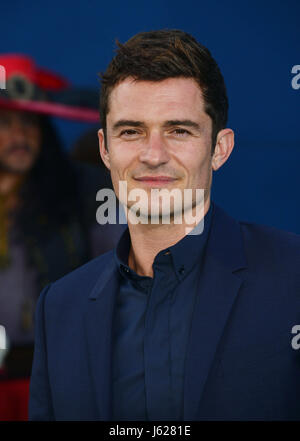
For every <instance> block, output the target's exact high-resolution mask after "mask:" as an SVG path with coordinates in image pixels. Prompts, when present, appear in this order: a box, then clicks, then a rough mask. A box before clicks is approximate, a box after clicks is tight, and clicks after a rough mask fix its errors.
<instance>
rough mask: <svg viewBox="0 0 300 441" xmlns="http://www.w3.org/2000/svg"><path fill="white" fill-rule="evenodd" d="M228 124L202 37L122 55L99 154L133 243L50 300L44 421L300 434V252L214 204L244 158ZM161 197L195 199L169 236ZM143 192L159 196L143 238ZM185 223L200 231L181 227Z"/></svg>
mask: <svg viewBox="0 0 300 441" xmlns="http://www.w3.org/2000/svg"><path fill="white" fill-rule="evenodd" d="M227 108H228V102H227V96H226V90H225V85H224V81H223V77H222V75H221V73H220V71H219V68H218V66H217V64H216V62H215V61H214V60H213V58H212V57H211V54H210V52H209V51H208V50H207V49H206V48H205V47H204V46H202V45H200V44H199V43H197V41H196V40H195V39H194V38H193V37H192V36H190V35H188V34H186V33H185V32H182V31H179V30H162V31H153V32H145V33H141V34H138V35H136V36H134V37H133V38H131V39H130V40H129V41H128V42H127V43H126V44H125V45H121V44H119V50H118V52H117V54H116V56H115V57H114V59H113V60H112V61H111V63H110V65H109V66H108V69H107V71H106V72H105V73H104V74H103V75H102V90H101V100H100V114H101V120H102V127H103V128H102V130H100V131H99V145H100V153H101V157H102V159H103V161H104V163H105V164H106V166H107V167H108V168H109V170H110V172H111V177H112V182H113V185H114V189H115V191H116V194H117V195H118V197H119V199H120V200H121V201H122V203H123V204H124V205H125V209H128V213H129V214H128V229H126V231H125V232H124V234H123V235H122V237H121V239H120V241H119V243H118V245H117V247H116V249H115V250H114V251H113V252H109V253H107V254H105V255H104V256H101V257H99V258H97V259H95V260H93V261H92V262H90V263H89V264H87V265H85V266H83V267H81V268H80V269H78V270H76V271H75V272H72V273H71V274H69V275H67V276H66V277H64V278H63V279H61V280H59V281H58V282H56V283H54V284H52V285H49V286H48V287H46V288H45V290H44V291H43V293H42V294H41V296H40V300H39V304H38V307H37V313H36V314H37V315H36V320H37V333H36V341H35V356H34V364H33V369H32V377H31V398H30V418H31V419H32V420H53V419H56V420H118V421H120V420H169V421H170V420H203V419H212V420H218V419H230V420H245V419H246V420H252V419H264V420H270V419H274V420H277V419H283V420H285V419H299V417H300V403H299V394H300V375H299V372H300V371H299V369H300V358H299V351H297V350H296V349H295V347H296V346H295V344H292V338H293V334H292V329H294V330H295V328H294V326H295V325H298V324H300V273H299V263H300V261H299V256H300V252H299V251H300V239H299V236H297V235H294V234H291V233H286V232H283V231H280V230H277V229H275V228H269V227H264V226H259V225H256V224H250V223H245V222H238V221H236V220H234V219H232V218H231V217H229V216H228V215H227V214H226V213H225V212H224V211H223V210H222V209H221V208H220V207H218V206H217V205H216V204H214V203H213V202H211V201H210V191H211V184H212V173H213V171H216V170H218V169H219V168H220V167H221V166H222V165H223V164H224V163H225V162H226V161H227V159H228V158H229V156H230V154H231V152H232V149H233V146H234V133H233V131H232V130H231V129H229V128H226V123H227ZM120 182H123V183H124V182H125V184H126V188H127V193H126V194H125V197H124V193H123V194H121V190H120V188H121V187H119V183H120ZM161 189H163V190H170V191H173V190H178V191H177V194H178V192H179V194H180V195H181V194H183V193H184V191H185V190H187V189H190V190H191V191H192V194H193V197H192V199H191V200H190V202H189V203H188V204H187V205H186V206H185V207H183V208H182V205H180V203H179V202H180V198H179V197H177V198H176V197H175V198H174V200H173V201H172V203H171V205H170V208H169V215H170V222H169V223H167V222H164V219H165V216H164V208H165V207H164V206H163V205H162V204H161V201H160V200H157V199H155V198H153V199H152V196H151V195H152V191H153V190H161ZM197 189H200V190H201V189H202V190H204V198H201V197H200V198H197ZM142 191H143V192H144V193H142ZM130 192H133V193H134V192H136V193H137V192H140V193H139V194H140V195H142V194H146V195H147V196H148V198H146V199H145V198H144V199H143V200H142V201H141V202H140V204H139V209H138V210H137V211H138V213H139V217H140V219H141V222H139V223H137V222H135V220H136V218H134V217H130V213H131V214H132V211H133V210H132V209H133V208H134V205H135V204H133V203H132V202H134V199H133V198H130V197H127V196H129V194H130ZM198 205H200V206H202V208H203V214H204V230H203V232H202V234H194V232H195V229H197V228H198V227H199V225H200V224H201V223H202V225H203V215H202V218H201V216H200V217H199V216H197V215H196V214H197V207H198ZM153 210H154V211H155V210H156V212H155V213H156V215H155V216H154V221H153V222H151V216H150V214H149V213H152V212H153ZM157 210H158V211H157ZM183 211H187V212H188V214H190V215H191V216H190V218H191V219H194V220H193V221H192V222H187V221H186V217H183V218H182V219H183V220H182V222H181V223H180V222H178V219H179V218H180V216H179V215H180V214H182V212H183ZM200 211H201V210H200ZM184 214H186V213H184ZM136 217H138V216H136ZM130 219H131V220H130ZM145 220H148V222H145ZM149 220H150V222H149ZM191 228H193V229H192V230H191ZM187 231H190V233H191V234H187ZM200 232H201V228H200Z"/></svg>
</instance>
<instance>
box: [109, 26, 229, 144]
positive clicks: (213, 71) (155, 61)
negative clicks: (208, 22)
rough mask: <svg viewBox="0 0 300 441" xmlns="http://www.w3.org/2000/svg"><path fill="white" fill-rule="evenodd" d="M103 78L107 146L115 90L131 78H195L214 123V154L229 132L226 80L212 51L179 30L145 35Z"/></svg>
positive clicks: (124, 49)
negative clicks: (219, 139)
mask: <svg viewBox="0 0 300 441" xmlns="http://www.w3.org/2000/svg"><path fill="white" fill-rule="evenodd" d="M116 43H117V46H118V48H117V53H116V55H115V56H114V58H113V59H112V60H111V62H110V63H109V65H108V67H107V69H106V71H105V72H103V73H101V74H100V78H101V84H102V88H101V93H100V119H101V124H102V128H103V131H104V138H105V145H106V146H107V133H106V129H107V127H106V116H107V114H108V112H109V96H110V93H111V91H112V89H113V88H114V87H115V86H116V85H117V84H119V83H120V82H122V81H124V80H125V79H126V78H128V77H133V78H134V79H135V80H141V81H162V80H165V79H167V78H177V77H184V78H193V79H194V80H195V81H196V82H197V84H198V85H199V86H200V88H201V91H202V95H203V98H204V103H205V111H206V113H207V114H208V115H209V116H210V117H211V119H212V153H213V150H214V146H215V143H216V138H217V134H218V132H219V131H220V130H221V129H223V128H225V126H226V123H227V115H228V98H227V93H226V87H225V83H224V78H223V76H222V74H221V72H220V69H219V67H218V65H217V63H216V61H215V60H214V59H213V57H212V56H211V53H210V52H209V50H208V49H207V48H206V47H205V46H203V45H202V44H200V43H198V42H197V41H196V39H195V38H194V37H192V36H191V35H190V34H188V33H186V32H183V31H181V30H178V29H170V30H169V29H163V30H158V31H150V32H141V33H139V34H136V35H134V36H133V37H132V38H130V39H129V40H128V41H127V42H126V43H125V44H121V43H120V42H118V41H117V42H116Z"/></svg>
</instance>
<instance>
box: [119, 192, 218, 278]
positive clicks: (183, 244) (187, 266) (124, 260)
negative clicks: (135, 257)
mask: <svg viewBox="0 0 300 441" xmlns="http://www.w3.org/2000/svg"><path fill="white" fill-rule="evenodd" d="M213 211H214V204H213V202H212V201H211V203H210V207H209V209H208V211H207V213H206V215H205V216H204V222H203V221H202V222H200V223H199V224H198V225H197V226H196V227H195V228H194V229H193V230H192V231H191V232H190V233H189V234H187V235H186V236H184V237H183V238H182V239H181V240H180V241H179V242H177V243H176V244H175V245H172V246H170V247H168V248H165V249H164V250H161V251H160V252H159V253H157V255H156V256H155V259H154V263H155V264H158V265H159V263H160V261H162V260H163V258H164V256H166V255H168V254H171V257H172V262H173V266H174V270H175V272H176V275H177V277H178V278H179V280H181V279H182V278H184V277H185V276H186V274H188V273H189V272H190V271H191V269H192V268H193V267H194V265H195V264H196V263H197V262H198V263H199V261H201V259H202V257H203V255H204V248H205V244H206V241H207V237H208V234H209V230H210V226H211V220H212V216H213ZM202 225H203V231H202V232H201V226H202ZM199 227H200V228H199ZM196 229H198V231H199V232H200V233H201V234H192V233H193V232H194V233H195V231H196ZM130 244H131V241H130V234H129V228H128V227H127V228H126V230H125V231H124V233H123V234H122V236H121V237H120V239H119V242H118V244H117V246H116V248H115V250H114V258H115V261H116V264H117V266H118V268H119V271H120V272H121V274H122V275H123V276H125V277H126V276H127V277H128V276H131V277H132V278H139V277H141V276H139V275H138V274H136V272H135V271H133V270H132V269H131V268H130V267H129V266H128V255H129V250H130Z"/></svg>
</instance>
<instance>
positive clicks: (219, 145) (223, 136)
mask: <svg viewBox="0 0 300 441" xmlns="http://www.w3.org/2000/svg"><path fill="white" fill-rule="evenodd" d="M233 147H234V132H233V130H231V129H223V130H220V131H219V133H218V135H217V142H216V147H215V151H214V154H213V156H212V168H213V170H214V171H216V170H218V169H219V168H220V167H221V166H222V165H223V164H224V163H225V162H226V161H227V159H228V158H229V156H230V155H231V152H232V150H233Z"/></svg>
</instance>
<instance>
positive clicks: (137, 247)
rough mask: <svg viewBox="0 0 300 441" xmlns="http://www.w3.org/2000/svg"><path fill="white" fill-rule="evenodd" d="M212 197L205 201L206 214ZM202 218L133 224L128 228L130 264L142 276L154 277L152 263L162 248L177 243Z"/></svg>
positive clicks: (129, 224)
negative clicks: (176, 221) (167, 222)
mask: <svg viewBox="0 0 300 441" xmlns="http://www.w3.org/2000/svg"><path fill="white" fill-rule="evenodd" d="M209 206H210V199H209V196H208V198H207V199H206V200H205V201H204V210H203V211H204V216H205V215H206V213H207V211H208V210H209ZM200 221H201V219H198V220H197V222H195V224H194V225H187V224H186V223H182V224H174V223H170V224H159V225H154V224H136V225H134V224H131V223H129V222H128V228H129V232H130V238H131V247H130V251H129V256H128V266H129V267H130V268H132V269H133V270H134V271H135V272H136V273H137V274H139V275H141V276H149V277H153V269H152V264H153V261H154V259H155V256H156V255H157V253H159V252H160V251H161V250H163V249H165V248H168V247H170V246H172V245H175V244H176V243H177V242H179V241H180V240H181V239H183V237H184V236H186V235H187V234H188V232H189V231H190V230H191V229H192V228H193V227H195V226H196V225H197V224H198V223H199V222H200Z"/></svg>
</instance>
